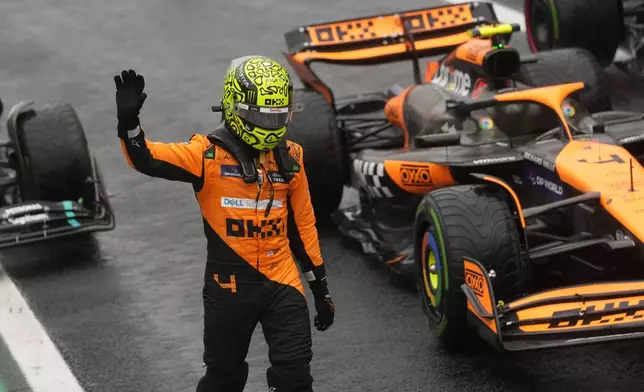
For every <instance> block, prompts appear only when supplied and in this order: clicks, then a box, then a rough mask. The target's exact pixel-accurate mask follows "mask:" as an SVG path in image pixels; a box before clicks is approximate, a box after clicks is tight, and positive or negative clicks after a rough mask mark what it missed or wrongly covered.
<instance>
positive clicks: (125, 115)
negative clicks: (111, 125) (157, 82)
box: [114, 70, 148, 136]
mask: <svg viewBox="0 0 644 392" xmlns="http://www.w3.org/2000/svg"><path fill="white" fill-rule="evenodd" d="M114 83H116V113H117V114H116V116H117V117H118V120H119V122H118V131H119V136H120V135H122V134H123V133H124V132H126V131H130V130H132V129H134V128H136V127H138V126H139V125H140V123H139V112H140V111H141V108H142V107H143V102H145V99H146V98H147V97H148V95H147V94H146V93H144V92H143V89H144V88H145V79H143V75H137V74H136V72H134V71H133V70H129V71H123V72H121V75H116V76H114Z"/></svg>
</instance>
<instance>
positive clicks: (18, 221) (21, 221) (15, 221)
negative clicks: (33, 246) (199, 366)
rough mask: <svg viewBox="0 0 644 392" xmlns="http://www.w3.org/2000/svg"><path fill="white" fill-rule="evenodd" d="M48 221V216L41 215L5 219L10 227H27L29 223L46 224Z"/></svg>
mask: <svg viewBox="0 0 644 392" xmlns="http://www.w3.org/2000/svg"><path fill="white" fill-rule="evenodd" d="M48 220H49V215H48V214H45V213H42V214H34V215H25V216H20V217H17V218H7V221H8V222H9V223H11V224H12V225H18V226H21V225H28V224H31V223H39V222H46V221H48Z"/></svg>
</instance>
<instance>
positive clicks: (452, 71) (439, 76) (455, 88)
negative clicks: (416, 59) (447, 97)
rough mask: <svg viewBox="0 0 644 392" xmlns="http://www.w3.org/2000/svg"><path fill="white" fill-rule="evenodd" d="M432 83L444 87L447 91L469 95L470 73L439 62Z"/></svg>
mask: <svg viewBox="0 0 644 392" xmlns="http://www.w3.org/2000/svg"><path fill="white" fill-rule="evenodd" d="M432 83H433V84H437V85H439V86H441V87H443V88H445V90H447V91H451V92H453V93H455V94H459V95H463V96H465V95H469V94H470V92H471V91H472V78H471V77H470V75H469V74H468V73H466V72H463V71H461V70H460V69H457V68H454V67H450V66H447V65H445V64H441V66H440V67H439V68H438V71H437V72H436V74H435V75H434V78H433V79H432Z"/></svg>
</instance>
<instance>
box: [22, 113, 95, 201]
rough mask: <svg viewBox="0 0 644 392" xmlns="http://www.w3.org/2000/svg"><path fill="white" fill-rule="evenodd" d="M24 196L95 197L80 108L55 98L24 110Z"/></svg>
mask: <svg viewBox="0 0 644 392" xmlns="http://www.w3.org/2000/svg"><path fill="white" fill-rule="evenodd" d="M14 137H17V139H18V140H13V142H14V143H18V144H19V146H20V150H21V152H22V159H23V168H22V169H23V171H22V173H21V187H20V193H21V198H22V199H23V200H47V201H62V200H73V201H78V200H79V199H81V200H82V199H84V200H90V201H91V200H92V196H93V194H92V192H93V189H94V184H93V183H92V161H91V159H92V158H91V155H90V152H89V148H88V145H87V139H86V137H85V132H84V130H83V127H82V125H81V123H80V120H79V119H78V116H77V114H76V111H75V110H74V109H73V108H72V107H71V106H70V105H68V104H64V103H60V102H55V103H51V104H47V105H44V106H43V107H42V108H39V109H34V110H28V111H26V112H24V113H22V114H20V116H19V118H18V122H17V133H16V135H14Z"/></svg>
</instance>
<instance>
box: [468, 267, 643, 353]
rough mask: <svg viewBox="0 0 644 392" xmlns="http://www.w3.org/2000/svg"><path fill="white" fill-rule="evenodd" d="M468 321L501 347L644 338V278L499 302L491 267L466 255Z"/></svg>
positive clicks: (568, 344)
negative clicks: (492, 281) (487, 268)
mask: <svg viewBox="0 0 644 392" xmlns="http://www.w3.org/2000/svg"><path fill="white" fill-rule="evenodd" d="M464 269H465V283H464V284H463V285H462V286H461V289H462V290H463V292H464V293H465V296H466V298H467V308H468V321H469V322H470V324H471V325H473V326H474V327H475V328H476V330H477V332H478V333H479V335H481V336H482V337H483V338H484V339H486V340H487V341H488V342H490V343H492V344H493V345H494V346H496V347H497V348H499V349H503V350H509V351H523V350H533V349H540V348H552V347H564V346H577V345H583V344H590V343H600V342H608V341H616V340H627V339H636V338H644V281H629V282H608V283H595V284H585V285H579V286H571V287H563V288H559V289H554V290H549V291H545V292H540V293H536V294H532V295H529V296H527V297H524V298H520V299H518V300H515V301H513V302H510V303H508V304H504V303H503V302H497V301H496V299H495V297H494V293H493V291H492V284H491V280H490V277H489V274H488V272H487V271H486V270H485V268H484V267H483V266H482V265H481V264H480V263H479V262H478V261H476V260H473V259H465V260H464Z"/></svg>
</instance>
